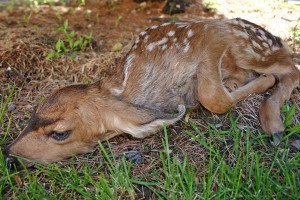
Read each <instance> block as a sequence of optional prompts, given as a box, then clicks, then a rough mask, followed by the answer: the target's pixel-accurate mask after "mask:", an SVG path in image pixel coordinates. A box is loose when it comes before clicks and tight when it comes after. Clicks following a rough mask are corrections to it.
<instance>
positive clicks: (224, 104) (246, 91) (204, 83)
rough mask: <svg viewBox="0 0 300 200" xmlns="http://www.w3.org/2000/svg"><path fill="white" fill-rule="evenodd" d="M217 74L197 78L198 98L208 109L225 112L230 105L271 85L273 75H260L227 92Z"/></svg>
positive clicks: (273, 79)
mask: <svg viewBox="0 0 300 200" xmlns="http://www.w3.org/2000/svg"><path fill="white" fill-rule="evenodd" d="M219 79H220V78H219V77H217V76H209V78H205V77H203V76H201V77H199V79H198V100H199V101H200V103H201V104H202V105H203V106H204V107H205V108H207V109H208V110H210V111H212V112H215V113H225V112H227V111H228V110H229V108H230V106H232V105H234V104H236V103H237V102H239V101H241V100H243V99H245V98H246V97H247V96H249V95H251V94H259V93H262V92H264V91H266V90H267V89H268V88H270V87H272V86H273V85H274V83H275V77H274V76H273V75H271V74H267V75H260V76H259V77H258V78H256V79H254V80H253V81H250V82H249V83H247V84H246V85H244V86H241V87H239V88H238V89H237V90H235V91H233V92H231V93H229V92H228V91H227V90H226V89H225V86H224V85H223V84H222V82H221V81H220V80H219Z"/></svg>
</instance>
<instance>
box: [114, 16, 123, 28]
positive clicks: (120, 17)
mask: <svg viewBox="0 0 300 200" xmlns="http://www.w3.org/2000/svg"><path fill="white" fill-rule="evenodd" d="M121 19H122V15H119V17H118V19H116V21H115V26H116V27H117V26H119V22H120V20H121Z"/></svg>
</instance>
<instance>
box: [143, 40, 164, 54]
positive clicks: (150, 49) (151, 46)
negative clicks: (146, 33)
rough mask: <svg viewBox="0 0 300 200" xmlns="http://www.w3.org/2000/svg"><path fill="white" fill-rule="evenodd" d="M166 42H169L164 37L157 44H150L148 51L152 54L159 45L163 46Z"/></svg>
mask: <svg viewBox="0 0 300 200" xmlns="http://www.w3.org/2000/svg"><path fill="white" fill-rule="evenodd" d="M166 42H168V38H166V37H164V38H163V39H161V40H159V41H157V42H152V43H150V44H149V45H148V46H147V47H146V49H147V50H148V51H149V52H151V51H152V50H153V49H154V48H155V47H156V46H158V45H162V44H165V43H166Z"/></svg>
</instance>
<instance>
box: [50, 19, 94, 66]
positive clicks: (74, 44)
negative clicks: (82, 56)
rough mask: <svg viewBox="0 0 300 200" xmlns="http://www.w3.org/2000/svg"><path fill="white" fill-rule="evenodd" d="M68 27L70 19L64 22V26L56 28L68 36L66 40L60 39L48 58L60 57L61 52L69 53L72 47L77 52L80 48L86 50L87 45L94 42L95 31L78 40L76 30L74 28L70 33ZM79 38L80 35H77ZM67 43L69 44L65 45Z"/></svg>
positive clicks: (72, 50)
mask: <svg viewBox="0 0 300 200" xmlns="http://www.w3.org/2000/svg"><path fill="white" fill-rule="evenodd" d="M67 29H68V20H66V21H65V22H64V25H63V26H60V27H58V28H56V30H55V31H56V32H62V33H64V34H65V36H66V38H67V39H66V40H61V39H59V40H58V41H57V43H56V51H53V52H51V53H50V54H49V55H48V56H47V57H46V59H47V60H48V59H50V58H53V57H56V58H59V57H60V55H61V54H67V49H70V50H71V52H77V51H80V50H84V49H85V48H86V47H87V46H90V45H91V44H92V35H93V31H91V32H90V34H89V35H86V34H83V35H82V36H80V37H79V39H78V40H76V35H75V31H74V30H72V31H71V32H70V33H69V32H68V31H67ZM77 38H78V37H77ZM65 43H66V44H67V45H65Z"/></svg>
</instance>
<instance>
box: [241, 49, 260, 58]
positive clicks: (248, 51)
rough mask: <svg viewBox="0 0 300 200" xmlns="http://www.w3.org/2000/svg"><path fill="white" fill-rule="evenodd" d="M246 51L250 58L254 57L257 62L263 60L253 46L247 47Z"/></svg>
mask: <svg viewBox="0 0 300 200" xmlns="http://www.w3.org/2000/svg"><path fill="white" fill-rule="evenodd" d="M244 50H245V52H246V53H247V54H248V55H249V56H251V57H254V58H255V59H256V60H257V61H259V60H260V59H261V55H260V54H258V53H256V52H255V51H254V50H253V48H252V47H251V46H248V47H246V48H245V49H244Z"/></svg>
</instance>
